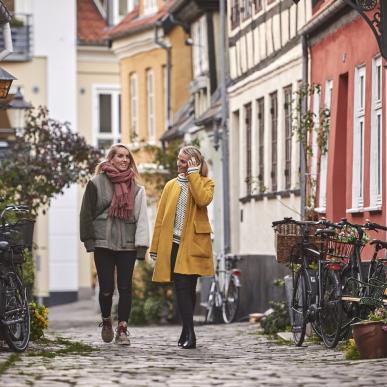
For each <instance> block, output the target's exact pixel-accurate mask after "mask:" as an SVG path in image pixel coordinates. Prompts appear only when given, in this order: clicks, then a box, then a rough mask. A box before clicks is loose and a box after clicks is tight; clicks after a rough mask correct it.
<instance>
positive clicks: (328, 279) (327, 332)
mask: <svg viewBox="0 0 387 387" xmlns="http://www.w3.org/2000/svg"><path fill="white" fill-rule="evenodd" d="M322 275H323V278H322V287H323V289H322V299H321V306H320V311H319V316H318V318H319V326H320V328H321V336H322V339H323V341H324V344H325V345H326V346H327V347H328V348H334V347H335V346H336V345H337V343H338V342H339V340H340V333H341V323H342V314H343V308H342V301H341V287H340V281H339V278H338V276H337V274H336V273H335V272H333V271H332V270H329V269H324V271H323V273H322Z"/></svg>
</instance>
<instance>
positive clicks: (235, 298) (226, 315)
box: [222, 274, 240, 324]
mask: <svg viewBox="0 0 387 387" xmlns="http://www.w3.org/2000/svg"><path fill="white" fill-rule="evenodd" d="M238 284H239V281H238V278H237V277H236V276H235V274H231V275H230V282H229V283H228V286H226V294H225V297H224V301H223V304H222V317H223V321H224V322H225V323H226V324H229V323H231V322H233V321H234V320H235V317H236V315H237V313H238V308H239V292H240V287H239V286H238Z"/></svg>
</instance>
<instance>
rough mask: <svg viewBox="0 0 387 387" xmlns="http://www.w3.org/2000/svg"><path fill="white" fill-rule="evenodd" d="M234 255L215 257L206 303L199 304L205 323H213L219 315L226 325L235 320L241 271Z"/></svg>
mask: <svg viewBox="0 0 387 387" xmlns="http://www.w3.org/2000/svg"><path fill="white" fill-rule="evenodd" d="M237 261H238V258H237V257H236V256H235V255H230V254H226V255H223V254H219V255H218V256H217V257H216V270H215V275H214V277H213V278H212V281H211V285H210V292H209V295H208V299H207V302H204V303H201V306H203V307H205V308H206V315H205V321H206V322H207V323H211V322H215V321H216V317H217V315H218V314H219V313H221V315H222V319H223V321H224V322H225V323H226V324H229V323H231V322H233V321H234V320H235V318H236V315H237V313H238V308H239V301H240V287H241V283H240V276H241V271H240V270H239V269H238V268H237V267H236V264H237Z"/></svg>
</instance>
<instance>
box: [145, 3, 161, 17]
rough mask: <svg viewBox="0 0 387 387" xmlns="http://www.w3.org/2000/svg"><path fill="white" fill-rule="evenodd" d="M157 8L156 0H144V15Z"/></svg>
mask: <svg viewBox="0 0 387 387" xmlns="http://www.w3.org/2000/svg"><path fill="white" fill-rule="evenodd" d="M157 9H158V7H157V0H144V15H151V14H154V13H156V12H157Z"/></svg>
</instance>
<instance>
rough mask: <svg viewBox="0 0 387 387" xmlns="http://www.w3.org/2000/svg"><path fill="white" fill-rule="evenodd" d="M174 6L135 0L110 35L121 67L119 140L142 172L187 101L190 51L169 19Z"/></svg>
mask: <svg viewBox="0 0 387 387" xmlns="http://www.w3.org/2000/svg"><path fill="white" fill-rule="evenodd" d="M172 3H173V1H166V2H165V1H161V0H154V1H149V0H148V1H144V0H142V1H139V4H138V6H137V7H135V8H134V10H133V11H132V12H130V13H129V14H128V15H127V16H126V17H125V18H124V19H123V20H122V21H121V23H119V24H118V25H116V26H115V27H114V28H112V29H111V30H110V32H109V36H110V39H111V40H112V49H113V51H114V53H115V54H116V56H117V57H118V59H119V62H120V77H121V93H122V111H121V119H122V141H123V142H129V143H130V144H131V146H132V149H133V150H134V151H136V150H139V151H137V152H135V157H136V158H137V162H138V163H139V167H140V170H141V171H149V170H152V167H153V165H152V162H153V156H152V154H151V152H147V151H146V149H149V145H150V146H154V145H156V146H158V145H159V140H160V137H161V135H162V134H163V133H164V132H165V131H166V130H167V129H168V128H169V127H170V126H171V125H172V123H173V118H174V116H175V115H176V113H177V112H178V111H179V109H181V108H182V106H183V105H184V104H185V103H186V102H187V100H188V99H189V97H190V93H189V83H190V81H191V79H192V74H191V49H190V47H188V46H187V45H186V44H185V41H186V39H187V37H188V35H187V32H185V31H184V29H183V27H182V26H180V25H178V24H177V23H176V21H175V20H174V19H171V18H170V16H169V15H168V10H169V7H170V6H171V5H172Z"/></svg>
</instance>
